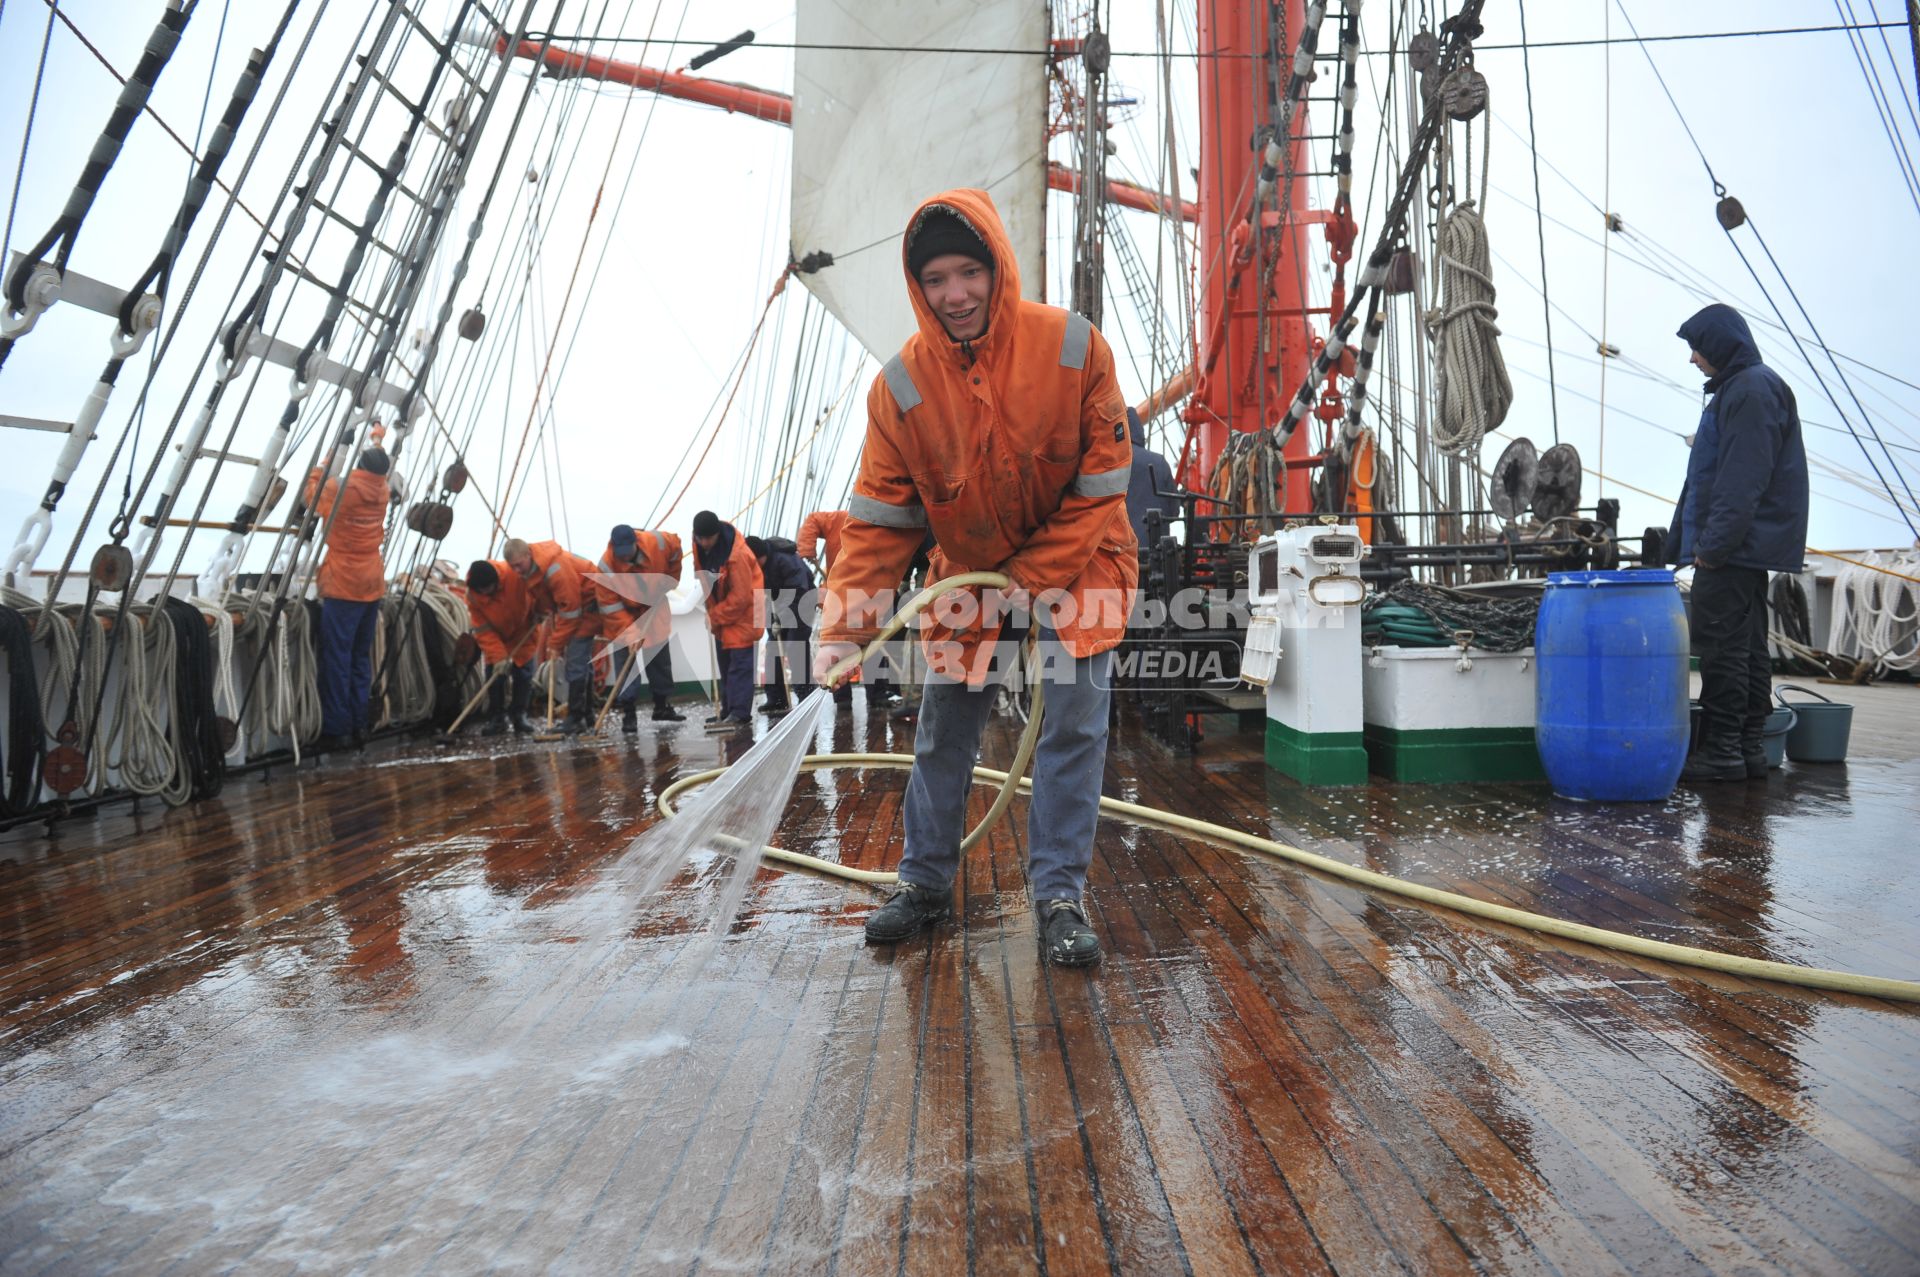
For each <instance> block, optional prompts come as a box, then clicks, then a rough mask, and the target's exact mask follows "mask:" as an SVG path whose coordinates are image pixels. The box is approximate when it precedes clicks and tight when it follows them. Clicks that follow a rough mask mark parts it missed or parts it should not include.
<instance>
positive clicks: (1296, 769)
mask: <svg viewBox="0 0 1920 1277" xmlns="http://www.w3.org/2000/svg"><path fill="white" fill-rule="evenodd" d="M1267 766H1269V767H1271V768H1273V769H1274V770H1275V771H1278V772H1284V773H1285V774H1287V775H1289V776H1291V777H1293V778H1294V779H1295V780H1297V781H1299V782H1300V783H1301V784H1303V785H1364V784H1366V783H1367V748H1366V745H1365V743H1364V742H1363V741H1362V740H1361V734H1360V733H1359V732H1303V731H1301V730H1299V729H1298V728H1295V727H1289V726H1287V725H1286V724H1285V723H1280V722H1275V721H1274V720H1273V719H1271V718H1270V719H1268V720H1267Z"/></svg>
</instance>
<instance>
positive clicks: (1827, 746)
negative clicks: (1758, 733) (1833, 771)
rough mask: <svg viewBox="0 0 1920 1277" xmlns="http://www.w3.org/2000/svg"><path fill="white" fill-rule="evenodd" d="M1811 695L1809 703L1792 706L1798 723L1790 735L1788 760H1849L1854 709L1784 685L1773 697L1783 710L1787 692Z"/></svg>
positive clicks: (1810, 690)
mask: <svg viewBox="0 0 1920 1277" xmlns="http://www.w3.org/2000/svg"><path fill="white" fill-rule="evenodd" d="M1788 692H1799V693H1800V694H1801V695H1802V696H1811V697H1813V698H1814V699H1813V700H1812V701H1810V702H1802V703H1801V704H1798V705H1795V706H1793V710H1794V712H1795V713H1796V714H1798V715H1799V721H1798V722H1796V723H1795V724H1794V725H1793V730H1792V731H1789V732H1788V733H1787V757H1788V758H1791V759H1792V760H1793V761H1794V762H1796V763H1841V762H1845V761H1846V758H1847V737H1848V736H1849V735H1850V734H1851V733H1852V731H1853V706H1851V705H1843V704H1841V703H1840V702H1839V701H1835V700H1829V699H1828V698H1827V697H1825V696H1822V695H1821V694H1820V693H1818V692H1816V691H1814V690H1813V689H1812V688H1808V687H1795V686H1794V685H1793V684H1791V683H1782V684H1781V685H1780V686H1779V687H1777V688H1775V689H1774V692H1773V698H1774V700H1776V701H1778V702H1779V703H1780V704H1781V705H1782V706H1783V707H1784V706H1785V705H1786V704H1787V693H1788Z"/></svg>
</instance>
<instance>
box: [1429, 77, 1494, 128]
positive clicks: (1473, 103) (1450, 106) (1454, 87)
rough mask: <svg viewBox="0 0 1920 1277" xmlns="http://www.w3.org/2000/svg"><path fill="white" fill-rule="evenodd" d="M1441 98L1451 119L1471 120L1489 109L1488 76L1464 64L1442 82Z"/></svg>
mask: <svg viewBox="0 0 1920 1277" xmlns="http://www.w3.org/2000/svg"><path fill="white" fill-rule="evenodd" d="M1440 100H1441V102H1442V103H1443V104H1444V106H1445V107H1446V111H1447V115H1448V117H1449V118H1450V119H1455V120H1471V119H1472V118H1473V117H1474V116H1476V115H1478V114H1480V112H1482V111H1484V110H1486V109H1487V77H1486V76H1484V75H1481V74H1480V73H1479V72H1478V71H1476V70H1474V69H1473V67H1471V66H1463V67H1461V68H1459V69H1458V70H1456V71H1455V72H1454V73H1453V74H1452V75H1449V76H1448V77H1447V78H1446V79H1445V80H1444V81H1442V82H1441V85H1440Z"/></svg>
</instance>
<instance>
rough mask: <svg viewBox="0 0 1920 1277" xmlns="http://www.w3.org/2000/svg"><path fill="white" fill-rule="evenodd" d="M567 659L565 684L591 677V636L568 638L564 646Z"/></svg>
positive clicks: (586, 679)
mask: <svg viewBox="0 0 1920 1277" xmlns="http://www.w3.org/2000/svg"><path fill="white" fill-rule="evenodd" d="M565 656H566V660H567V686H568V687H572V686H573V685H574V684H575V683H581V682H586V681H588V680H591V679H592V678H593V636H592V635H588V636H587V637H586V638H575V639H568V640H567V646H566V648H565Z"/></svg>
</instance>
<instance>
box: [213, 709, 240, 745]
mask: <svg viewBox="0 0 1920 1277" xmlns="http://www.w3.org/2000/svg"><path fill="white" fill-rule="evenodd" d="M213 738H214V739H215V740H217V741H219V742H220V752H221V753H222V754H231V753H232V752H233V747H234V744H235V743H236V742H237V741H238V740H239V739H240V724H238V723H236V722H234V721H233V720H232V719H231V718H225V717H221V718H215V719H214V720H213Z"/></svg>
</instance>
